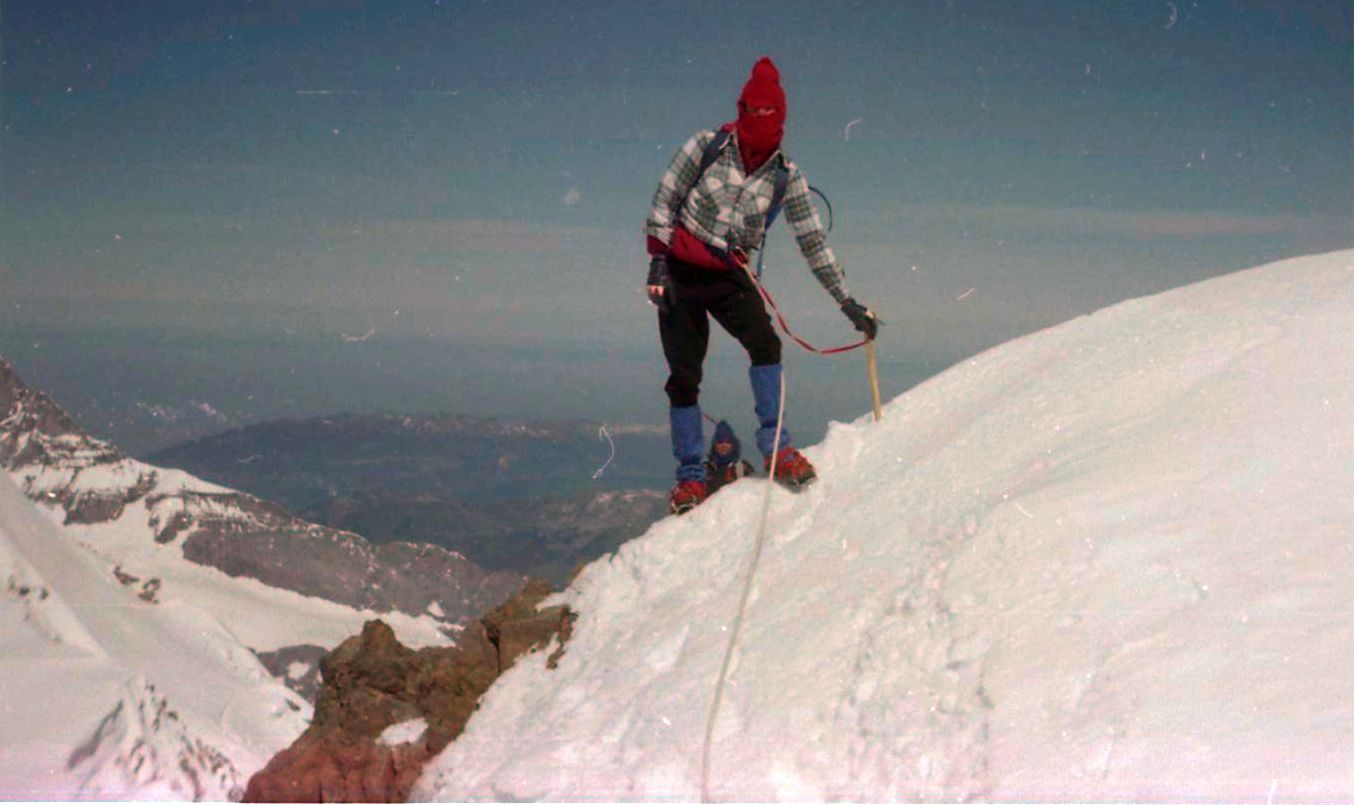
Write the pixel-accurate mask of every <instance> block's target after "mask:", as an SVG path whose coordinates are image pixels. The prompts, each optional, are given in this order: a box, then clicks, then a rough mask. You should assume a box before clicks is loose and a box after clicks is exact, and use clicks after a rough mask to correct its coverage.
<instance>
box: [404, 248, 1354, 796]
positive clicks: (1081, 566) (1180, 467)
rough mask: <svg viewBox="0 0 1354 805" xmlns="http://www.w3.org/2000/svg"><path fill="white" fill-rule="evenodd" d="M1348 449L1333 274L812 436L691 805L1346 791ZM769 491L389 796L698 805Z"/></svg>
mask: <svg viewBox="0 0 1354 805" xmlns="http://www.w3.org/2000/svg"><path fill="white" fill-rule="evenodd" d="M895 326H902V327H905V326H906V323H903V322H900V323H897V324H896V325H895ZM790 371H791V372H793V371H794V369H793V363H792V364H791V367H790ZM792 385H793V384H792ZM800 393H809V392H807V391H801V392H800ZM1351 433H1354V252H1351V251H1346V252H1338V253H1334V254H1329V255H1323V256H1318V257H1310V258H1303V259H1299V260H1292V261H1286V262H1282V263H1276V264H1273V265H1270V266H1265V267H1262V268H1259V269H1255V270H1251V271H1246V272H1241V273H1237V274H1234V275H1231V276H1228V277H1224V278H1221V279H1216V280H1211V281H1208V282H1205V283H1201V284H1198V285H1194V286H1190V287H1187V288H1183V289H1179V290H1176V291H1172V292H1169V293H1165V294H1161V295H1159V296H1155V297H1151V298H1145V299H1139V300H1134V301H1131V302H1127V303H1124V304H1121V305H1117V306H1115V307H1113V308H1109V309H1106V310H1103V311H1100V312H1098V313H1096V314H1094V315H1091V316H1087V317H1082V318H1079V319H1076V320H1074V321H1071V322H1068V323H1066V324H1064V325H1061V326H1059V327H1055V328H1052V329H1049V330H1046V331H1044V332H1041V333H1037V334H1034V335H1031V336H1028V337H1025V338H1022V339H1019V340H1017V341H1014V342H1011V343H1009V344H1006V345H1004V346H1001V347H999V348H996V349H993V350H991V351H989V352H987V353H984V354H982V355H980V356H977V357H975V358H973V359H971V360H968V361H966V362H964V363H963V364H962V365H959V366H956V367H954V368H953V369H951V370H950V371H948V372H946V373H944V374H943V375H941V376H938V377H936V378H934V379H933V380H931V381H929V382H927V383H925V384H923V385H922V386H920V387H918V388H916V389H914V390H912V391H910V392H908V393H907V394H904V395H902V396H901V397H898V398H897V399H895V400H893V401H892V402H890V403H889V404H888V405H887V406H886V408H885V411H884V418H883V421H882V422H880V423H873V422H871V421H869V418H868V417H865V418H862V419H861V420H858V421H857V422H855V423H852V424H845V425H844V424H836V423H834V424H833V426H832V427H831V429H830V431H829V433H828V436H827V438H826V440H825V441H824V442H823V443H822V444H820V445H818V446H816V447H812V448H809V449H808V450H807V451H806V452H807V454H808V455H809V456H810V457H811V458H812V460H813V461H814V462H815V464H817V466H818V468H819V470H820V474H821V479H822V480H821V481H820V482H819V483H818V484H817V485H816V486H815V487H813V488H811V489H810V490H808V491H807V492H806V493H804V494H801V495H797V496H796V495H791V494H789V493H786V492H783V491H781V490H774V492H773V498H772V505H771V512H770V518H769V527H768V543H767V546H766V550H765V553H764V555H763V557H762V561H761V565H760V567H759V570H758V575H757V577H756V581H755V584H754V587H753V593H752V597H751V601H750V604H749V608H748V612H747V621H746V624H745V628H744V632H743V635H742V640H741V643H740V645H739V647H738V650H737V652H736V654H735V656H734V662H733V667H732V670H731V675H730V683H729V687H728V689H727V691H726V695H725V698H724V702H723V708H722V711H721V713H720V716H719V719H718V721H717V722H716V724H715V729H714V751H713V752H712V759H713V766H712V768H711V787H712V795H713V796H714V797H715V798H716V799H738V800H817V801H821V800H836V799H847V800H866V801H879V800H890V799H909V800H912V799H921V798H926V799H943V800H959V799H970V798H972V799H996V800H1021V801H1038V800H1065V799H1073V800H1082V801H1104V800H1124V799H1127V800H1197V799H1206V800H1211V801H1217V800H1238V801H1240V800H1247V801H1265V800H1267V799H1271V798H1272V799H1275V800H1284V799H1289V800H1291V799H1320V800H1345V801H1347V800H1349V799H1351V798H1354V749H1352V748H1351V746H1352V744H1351V742H1350V740H1349V736H1350V735H1351V734H1354V676H1351V675H1350V674H1349V673H1348V667H1349V665H1350V663H1351V661H1354V617H1351V616H1354V608H1352V605H1351V600H1352V599H1351V597H1350V595H1349V592H1348V590H1349V581H1348V580H1349V579H1350V578H1351V577H1354V550H1351V549H1350V545H1352V544H1354V503H1351V501H1354V496H1351V495H1350V494H1349V490H1350V488H1351V487H1354V447H1351V442H1350V436H1349V435H1350V434H1351ZM763 483H764V482H762V481H759V480H756V479H748V480H744V481H740V482H739V483H737V484H734V485H732V486H731V487H728V488H727V489H725V490H722V491H720V492H719V493H718V494H716V495H715V496H713V497H712V498H711V499H710V501H709V502H707V503H706V504H705V505H703V506H701V507H700V508H699V509H697V510H696V511H694V512H693V513H691V514H689V515H687V516H685V517H682V518H668V519H666V520H664V521H662V522H660V523H658V524H656V525H655V526H654V527H653V528H651V529H650V530H649V531H648V532H647V533H646V534H645V535H644V536H643V537H641V538H639V539H636V540H634V541H632V542H630V543H628V544H626V545H625V546H623V547H622V548H621V549H620V550H619V551H618V552H617V553H616V554H615V555H614V556H611V557H608V558H605V559H602V560H599V561H597V562H595V563H593V564H592V565H590V566H589V567H587V568H586V569H585V570H584V571H583V573H582V574H581V575H580V577H579V578H578V579H577V580H576V581H575V583H574V584H573V585H572V586H571V588H570V589H569V590H567V591H566V592H565V593H564V594H562V596H560V600H562V601H564V602H567V603H568V604H569V606H570V607H571V609H573V610H574V611H575V612H577V613H578V621H577V624H576V626H575V630H574V634H573V637H572V638H571V642H570V644H569V650H568V651H567V652H566V653H565V655H564V656H563V658H562V659H561V660H560V662H559V665H558V667H557V668H556V669H554V670H548V669H547V668H546V667H545V663H544V660H543V659H542V658H540V657H534V658H527V659H525V660H523V661H522V662H520V663H519V664H518V666H517V667H515V668H514V669H513V670H512V671H510V672H509V673H507V674H505V675H504V676H503V677H502V678H501V679H500V680H499V681H498V682H497V683H496V685H495V686H494V688H492V689H491V690H490V692H489V694H488V695H487V696H486V698H485V700H484V702H483V704H482V707H481V709H480V711H479V712H478V713H477V715H476V716H475V718H473V719H472V720H471V722H470V724H469V726H468V727H467V729H466V731H465V733H464V734H463V735H462V737H461V738H460V739H459V740H458V741H457V742H456V743H454V744H453V745H452V746H450V747H449V748H448V749H447V750H446V751H445V752H444V753H443V754H442V755H441V756H440V757H439V758H438V759H437V760H436V761H435V764H434V766H433V767H431V768H432V770H431V771H430V772H429V773H428V774H426V775H425V777H424V779H423V780H422V782H421V784H420V786H419V788H418V789H416V790H415V792H414V795H415V797H417V798H425V799H426V798H431V799H447V800H477V799H494V800H521V799H527V800H533V799H540V800H566V801H567V800H578V799H587V800H614V799H624V800H691V799H695V798H697V797H698V796H699V795H700V779H701V755H702V738H703V734H704V730H705V726H706V716H707V713H708V708H709V706H710V702H711V697H712V695H713V690H714V686H715V681H716V676H717V674H718V671H719V667H720V662H721V659H722V657H723V652H724V649H725V645H726V640H727V628H728V625H729V624H730V621H731V620H732V618H733V615H734V609H735V607H736V604H737V601H738V597H739V593H740V591H741V588H742V584H743V580H744V571H745V567H746V563H747V560H748V555H749V551H750V548H751V544H752V540H753V538H754V534H753V529H754V527H755V520H756V514H757V511H758V506H759V501H760V496H761V494H762V491H763V488H764V487H763V485H762V484H763Z"/></svg>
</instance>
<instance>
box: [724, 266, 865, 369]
mask: <svg viewBox="0 0 1354 805" xmlns="http://www.w3.org/2000/svg"><path fill="white" fill-rule="evenodd" d="M743 271H745V272H747V275H748V279H750V280H752V284H753V285H755V286H757V290H758V291H760V292H761V294H762V298H763V299H765V300H766V303H767V304H768V305H770V306H771V310H772V312H774V313H775V314H776V321H778V322H780V329H781V330H783V331H784V332H785V334H786V335H788V336H790V338H793V339H794V342H795V343H796V344H798V345H800V346H801V347H803V348H804V349H807V350H808V351H809V352H816V353H817V354H819V355H838V354H840V353H843V352H850V351H851V350H853V349H860V348H861V347H863V346H865V344H866V343H868V342H869V340H870V339H868V338H862V339H860V340H859V341H857V342H855V343H854V344H846V345H845V346H840V347H831V348H830V349H819V348H818V347H815V346H814V345H813V344H810V343H809V342H808V341H805V340H804V339H802V338H800V337H799V336H797V335H795V332H794V330H791V329H790V325H789V323H788V322H786V321H785V316H784V315H783V314H782V313H781V312H780V306H779V305H777V304H776V300H775V299H774V298H773V297H772V296H771V292H770V291H768V290H767V289H766V286H765V285H762V283H761V281H760V280H758V279H757V276H756V275H755V274H753V273H752V271H751V270H750V269H749V268H748V267H747V265H746V264H745V265H743Z"/></svg>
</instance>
